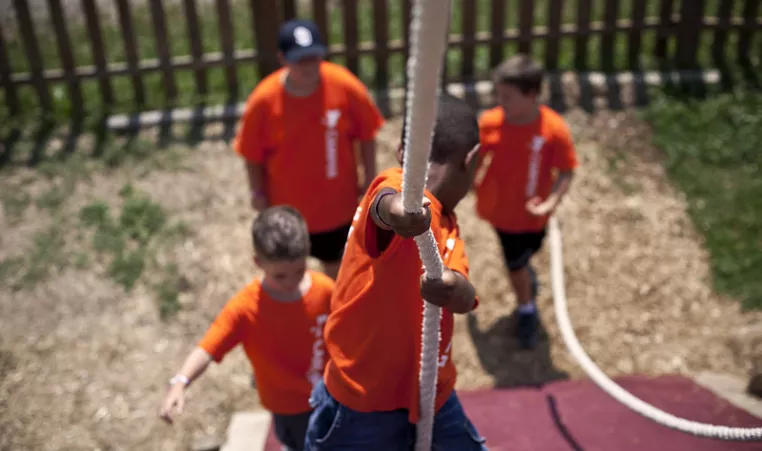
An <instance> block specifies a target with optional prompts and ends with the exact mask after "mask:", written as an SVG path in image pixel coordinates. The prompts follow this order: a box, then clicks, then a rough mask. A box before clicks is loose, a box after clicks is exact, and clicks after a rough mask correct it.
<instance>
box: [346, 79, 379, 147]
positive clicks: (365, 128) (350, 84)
mask: <svg viewBox="0 0 762 451" xmlns="http://www.w3.org/2000/svg"><path fill="white" fill-rule="evenodd" d="M345 85H346V90H347V96H348V99H349V107H350V118H351V120H352V125H351V129H350V132H349V133H350V136H352V137H353V138H354V139H358V140H360V141H370V140H372V139H373V138H375V137H376V132H378V129H380V128H381V126H383V125H384V116H383V115H382V114H381V111H379V109H378V107H377V106H376V103H375V102H374V101H373V98H372V97H371V96H370V93H369V92H368V88H367V87H366V86H365V85H364V84H363V83H362V82H361V81H360V80H358V79H357V78H356V77H354V76H353V75H351V74H347V76H346V81H345Z"/></svg>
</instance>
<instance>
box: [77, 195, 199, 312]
mask: <svg viewBox="0 0 762 451" xmlns="http://www.w3.org/2000/svg"><path fill="white" fill-rule="evenodd" d="M120 196H121V197H122V199H123V203H122V205H121V211H118V212H114V213H112V211H111V210H112V207H111V206H110V205H109V204H107V203H105V202H103V201H100V200H95V201H93V202H92V203H90V204H89V205H87V206H85V207H83V208H82V209H81V210H80V212H79V220H80V223H81V225H82V226H83V227H85V228H87V229H91V230H92V231H93V234H92V248H93V249H94V250H95V251H96V252H97V253H98V254H99V255H101V256H102V257H104V258H105V259H106V260H107V262H108V265H107V270H106V271H107V275H108V276H109V277H110V278H111V279H112V280H113V281H114V282H116V283H117V284H118V285H121V286H122V287H123V288H124V290H125V291H127V292H129V291H131V290H132V289H133V288H134V287H135V285H136V284H137V283H138V281H140V280H141V279H144V278H145V277H146V276H147V270H149V269H151V270H152V271H151V272H152V273H156V274H160V275H161V280H160V281H158V282H156V283H154V288H155V291H156V295H157V299H158V302H159V312H160V315H161V317H162V318H166V317H168V316H169V315H171V314H173V313H175V312H177V311H178V310H179V303H178V294H179V292H178V288H177V286H178V284H177V282H176V281H177V278H178V275H177V268H176V266H174V264H169V265H167V266H166V267H162V266H161V265H159V264H158V263H157V262H156V253H157V251H158V250H159V248H160V247H162V246H166V245H168V244H171V242H172V241H173V240H174V239H175V238H178V237H182V236H185V235H186V234H187V230H186V228H185V226H184V224H183V223H171V222H170V220H169V218H168V217H167V213H166V212H165V211H164V209H163V208H162V207H161V206H160V205H159V204H157V203H155V202H154V201H153V200H151V198H150V197H149V196H148V195H147V194H145V193H141V192H138V191H136V190H135V189H134V188H133V186H132V185H129V184H127V185H124V187H123V188H122V190H121V192H120Z"/></svg>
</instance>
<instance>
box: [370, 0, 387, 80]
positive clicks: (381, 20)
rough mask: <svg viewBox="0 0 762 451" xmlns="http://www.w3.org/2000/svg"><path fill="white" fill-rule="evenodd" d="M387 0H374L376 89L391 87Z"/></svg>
mask: <svg viewBox="0 0 762 451" xmlns="http://www.w3.org/2000/svg"><path fill="white" fill-rule="evenodd" d="M388 7H389V5H388V3H387V0H373V39H374V41H375V44H376V89H377V90H380V89H386V88H388V87H389V48H388V45H389V16H388V12H389V10H388Z"/></svg>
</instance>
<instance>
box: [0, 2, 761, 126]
mask: <svg viewBox="0 0 762 451" xmlns="http://www.w3.org/2000/svg"><path fill="white" fill-rule="evenodd" d="M30 1H31V2H33V3H31V2H30ZM42 1H44V5H40V4H39V3H40V2H42ZM170 1H175V3H177V4H178V5H177V6H178V8H179V9H178V11H179V12H180V14H173V15H172V16H168V15H167V13H166V7H167V6H166V5H167V2H170ZM199 1H201V3H199ZM11 2H12V13H13V14H12V18H11V19H10V20H9V21H6V22H5V25H3V28H0V88H2V92H3V93H4V102H3V104H4V105H5V108H6V112H5V115H6V116H7V115H10V116H14V115H18V114H19V113H21V112H22V110H23V109H24V108H25V103H26V101H25V100H24V99H21V96H20V95H19V92H20V90H22V89H27V90H29V88H31V90H30V94H29V95H27V96H26V97H25V99H27V98H28V99H29V102H33V103H34V104H35V107H36V108H41V109H42V110H43V111H45V110H49V109H51V108H54V103H55V102H57V100H56V98H55V97H56V96H53V95H51V90H53V89H54V88H55V87H56V86H59V87H58V88H57V89H58V91H56V92H58V93H60V92H62V91H63V92H65V97H66V102H68V104H69V109H70V110H71V112H72V113H73V114H79V113H81V112H82V111H83V110H86V109H87V108H88V107H89V103H90V102H95V101H99V102H100V103H102V104H105V105H107V106H108V105H111V104H113V103H114V102H115V97H116V93H115V91H117V89H115V88H114V85H113V80H114V79H115V78H122V79H126V80H128V83H127V84H126V85H124V86H123V87H121V88H119V89H118V91H120V92H121V91H124V90H125V89H127V90H129V97H130V98H131V100H132V102H133V104H134V105H135V106H136V108H135V109H137V110H139V109H141V108H144V107H145V106H146V104H147V103H150V102H147V100H148V97H151V98H152V99H153V98H154V97H155V96H157V95H160V96H161V97H163V103H164V104H166V105H174V104H176V102H175V99H176V98H177V97H178V95H179V92H180V91H185V90H186V88H185V87H184V88H183V89H180V88H178V83H177V76H178V73H180V72H184V73H186V74H188V75H189V76H191V77H192V80H193V81H192V83H190V85H191V86H192V88H193V90H194V91H195V94H196V95H199V96H201V97H203V96H206V95H207V94H209V92H210V90H211V89H212V88H210V80H209V74H208V73H209V71H210V70H211V69H212V68H221V69H222V71H221V72H223V74H224V75H223V77H224V86H223V87H222V89H223V90H226V91H227V93H228V94H229V98H230V99H233V100H235V99H238V100H240V99H241V98H242V96H245V95H246V94H247V92H242V89H241V82H242V77H241V75H240V73H239V71H238V70H237V68H240V67H242V66H245V65H249V66H252V65H253V66H254V67H255V68H256V72H257V74H256V76H255V77H261V76H262V75H264V74H268V73H270V72H271V71H273V70H274V69H276V68H277V66H278V64H277V60H276V36H277V31H278V28H279V26H280V24H281V22H282V21H283V20H284V19H289V18H292V17H297V16H301V17H310V18H312V19H313V20H314V21H315V22H316V23H317V24H318V27H319V28H320V29H321V30H322V32H323V35H324V36H325V37H326V38H327V40H328V41H329V44H330V54H329V57H330V58H332V59H340V60H341V61H342V64H345V65H346V66H347V67H348V68H349V69H351V70H352V71H353V72H355V73H358V74H359V73H360V72H361V70H360V69H361V67H360V66H361V63H360V59H361V58H364V57H371V58H372V60H373V61H374V66H375V67H374V68H373V69H371V70H369V71H365V72H366V74H365V75H364V77H363V78H364V80H363V81H365V82H366V83H368V84H369V85H370V87H371V88H373V89H377V90H383V89H386V88H389V87H390V84H392V83H391V82H390V80H391V79H392V77H393V76H397V78H399V77H398V75H399V73H400V72H404V65H403V64H401V63H400V62H399V61H404V60H401V58H399V59H398V60H397V61H398V62H397V63H395V64H396V67H391V64H390V60H391V58H392V57H393V56H394V55H403V56H404V55H406V54H407V51H408V38H409V36H408V23H409V21H410V11H411V8H410V7H411V3H412V2H411V1H410V0H369V1H363V0H312V1H306V2H305V1H296V0H243V1H241V2H239V1H236V0H143V2H144V3H147V7H145V8H144V9H141V11H143V13H142V14H145V15H147V16H150V24H151V28H152V29H149V30H142V29H136V28H137V27H136V16H135V13H134V9H135V8H137V7H138V6H136V4H134V3H133V4H131V3H130V0H108V1H107V2H101V3H99V2H96V0H79V3H78V4H79V5H80V6H81V17H82V21H81V23H82V27H83V29H84V30H85V31H84V32H83V33H82V35H81V36H82V37H83V38H85V39H86V42H84V43H82V42H80V43H77V42H75V41H74V40H72V38H71V36H70V34H71V33H70V29H71V28H72V27H74V26H76V23H74V22H72V21H70V20H68V19H65V17H68V16H67V15H66V14H68V13H67V11H64V10H65V9H67V8H70V7H71V3H69V0H40V2H38V1H34V0H11ZM62 2H63V3H62ZM111 2H113V5H112V6H113V7H112V9H114V12H113V17H114V18H115V19H113V20H112V22H114V28H115V30H116V31H114V33H110V32H108V33H107V31H108V30H106V27H107V26H106V25H104V22H103V18H102V16H103V14H102V10H101V9H102V8H104V3H111ZM207 3H208V4H209V5H207V6H209V7H210V8H211V9H209V11H206V9H203V8H202V6H203V5H206V4H207ZM392 3H394V5H396V6H395V8H396V9H395V11H396V12H394V14H392V12H390V11H392V9H394V8H392V6H394V5H392ZM761 3H762V2H760V0H715V1H710V0H628V1H624V0H460V1H458V0H456V1H455V2H454V5H453V22H452V28H451V34H450V37H449V47H450V49H451V51H456V52H458V56H457V57H450V58H448V59H450V61H449V72H448V73H447V74H446V75H445V77H446V78H447V80H446V81H450V82H452V81H472V80H476V79H483V78H485V77H486V76H488V71H489V68H491V67H494V66H495V65H497V64H498V63H499V62H500V61H501V60H502V59H503V58H504V57H505V56H506V54H507V53H506V52H507V49H508V48H509V47H507V46H509V45H512V47H510V49H511V51H521V52H531V53H533V54H536V55H539V58H541V61H542V62H544V64H545V66H546V67H547V68H548V69H549V70H551V71H554V70H560V69H575V70H585V68H587V67H589V66H590V59H591V58H593V57H595V58H599V60H600V66H599V67H600V69H601V70H604V71H614V70H622V69H626V70H639V69H642V66H643V61H644V59H648V60H649V61H652V60H653V61H661V62H663V61H669V62H671V63H674V64H675V65H676V66H677V67H678V68H694V67H696V66H697V65H698V64H699V60H700V59H701V58H700V57H699V53H701V52H705V53H708V54H709V55H710V59H711V60H712V61H719V60H720V59H722V58H723V57H724V56H726V55H728V54H731V53H733V54H734V59H736V60H740V61H742V62H747V63H748V62H750V61H751V60H752V59H753V57H756V58H759V57H760V56H762V55H755V53H762V52H760V51H759V50H760V47H762V45H760V43H759V42H758V41H759V40H760V33H759V31H760V29H762V17H760V13H761V12H762V11H760V10H761V9H762V8H760V4H761ZM202 4H203V5H202ZM212 4H213V6H212ZM390 5H391V6H390ZM107 6H109V5H107ZM143 6H145V5H143ZM41 9H46V10H47V15H43V19H40V18H39V17H37V16H36V15H35V13H36V12H37V11H38V10H41ZM202 9H203V10H202ZM244 13H245V14H246V15H247V16H248V17H249V18H250V19H249V21H248V27H250V31H251V30H253V31H252V36H251V39H250V40H249V42H243V45H242V42H241V40H240V39H239V37H237V36H235V34H234V31H235V28H236V27H234V22H236V21H237V20H238V19H239V17H238V16H240V15H243V14H244ZM210 14H211V15H213V16H216V17H215V18H216V21H217V24H218V26H217V28H218V32H219V36H218V37H216V40H217V41H218V42H219V44H220V47H221V48H219V49H218V51H208V50H207V49H205V45H204V42H203V37H204V35H203V33H202V30H201V29H200V28H202V27H200V23H201V22H204V20H206V19H207V18H208V17H207V16H208V15H210ZM392 16H393V17H392ZM141 17H142V16H141ZM35 19H36V20H35ZM177 21H183V22H184V24H182V28H184V29H185V31H186V33H185V34H186V39H187V43H184V46H185V47H186V48H187V52H186V53H185V54H178V53H177V52H174V51H173V50H172V48H173V42H171V41H172V36H170V34H169V33H168V31H167V30H168V23H169V24H170V25H174V26H177V23H176V22H177ZM363 21H365V23H366V24H367V23H368V22H369V23H370V28H371V29H372V31H369V30H366V29H365V28H368V27H363V26H362V22H363ZM8 24H10V25H8ZM108 27H111V25H108ZM337 30H338V31H337ZM390 30H396V31H394V33H392V32H391V31H390ZM145 33H150V34H152V35H153V44H154V46H155V49H154V50H155V56H156V57H155V58H150V59H147V58H145V57H141V55H140V54H139V51H138V50H139V49H138V46H137V45H136V37H140V36H141V35H142V34H145ZM361 34H369V35H370V39H365V40H362V39H361ZM41 35H49V36H52V37H53V38H52V40H50V41H46V42H47V44H46V43H41V40H40V36H41ZM105 35H110V36H111V35H115V36H116V38H115V39H117V40H119V41H121V42H120V47H122V49H123V56H122V57H120V58H112V57H110V56H109V53H108V52H107V51H106V50H105V49H104V47H105V44H104V42H105V38H104V36H105ZM112 37H113V36H112ZM594 40H595V43H593V41H594ZM646 40H648V43H647V44H648V45H646ZM14 43H15V44H14ZM53 43H54V44H53ZM11 44H14V45H15V47H14V45H11ZM83 45H84V46H86V47H88V48H89V50H90V54H91V55H90V56H91V58H89V64H90V65H82V63H81V62H78V61H77V60H76V58H75V53H76V52H75V51H74V49H76V48H77V46H80V47H81V46H83ZM41 46H42V47H41ZM48 46H53V47H55V53H57V58H56V59H57V60H58V62H59V63H60V64H58V65H56V64H55V63H53V64H51V62H50V61H49V60H50V59H51V58H49V57H47V56H45V55H50V51H51V49H48V48H47V47H48ZM707 46H708V49H709V50H706V47H707ZM11 47H13V48H15V49H16V52H15V53H11V52H10V51H9V48H11ZM241 47H243V48H241ZM538 47H541V50H540V53H537V52H538V50H537V49H538ZM702 49H703V50H702ZM752 49H754V50H752ZM42 50H45V51H46V52H47V53H45V52H43V51H42ZM43 53H45V55H44V54H43ZM568 55H572V56H570V57H568ZM564 58H566V60H565V61H566V62H562V60H564ZM673 67H674V66H673ZM156 73H158V74H160V76H161V83H160V84H161V86H160V89H157V90H156V93H154V92H150V93H149V92H147V88H146V82H145V78H146V77H147V76H149V75H151V74H156ZM92 81H95V82H96V83H97V90H96V91H97V94H95V95H94V96H95V97H96V98H91V97H90V96H87V95H84V94H83V89H82V85H83V83H85V82H90V83H92ZM252 84H253V82H252V80H251V79H250V78H249V77H247V78H246V85H247V86H245V87H246V88H250V87H251V86H252ZM397 84H399V82H397ZM60 86H63V87H65V89H64V90H62V89H61V88H60ZM215 89H218V90H219V88H215ZM32 93H33V94H32ZM154 100H155V99H154ZM2 116H3V114H2V113H0V118H1V117H2Z"/></svg>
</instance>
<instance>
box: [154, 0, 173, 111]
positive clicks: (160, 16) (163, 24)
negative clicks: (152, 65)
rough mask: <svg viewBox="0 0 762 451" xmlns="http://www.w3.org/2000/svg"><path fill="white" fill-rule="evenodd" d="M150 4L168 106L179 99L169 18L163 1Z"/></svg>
mask: <svg viewBox="0 0 762 451" xmlns="http://www.w3.org/2000/svg"><path fill="white" fill-rule="evenodd" d="M148 4H149V6H150V8H151V19H153V30H154V35H155V36H156V54H157V55H158V57H159V64H160V66H161V72H162V76H163V79H164V98H165V100H166V102H167V103H168V104H172V103H174V101H175V99H176V97H177V84H176V83H175V74H174V71H173V68H172V64H171V62H170V58H171V56H172V55H171V53H170V51H169V36H168V35H167V18H166V15H165V14H164V6H163V5H162V2H161V0H148Z"/></svg>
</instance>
